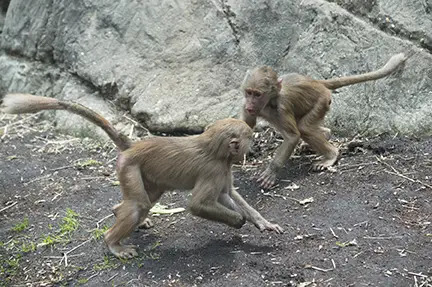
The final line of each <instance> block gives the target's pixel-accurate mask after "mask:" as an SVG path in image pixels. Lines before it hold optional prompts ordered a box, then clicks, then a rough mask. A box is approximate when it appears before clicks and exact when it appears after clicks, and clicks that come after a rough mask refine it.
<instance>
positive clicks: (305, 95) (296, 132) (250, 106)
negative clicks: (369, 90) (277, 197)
mask: <svg viewBox="0 0 432 287" xmlns="http://www.w3.org/2000/svg"><path fill="white" fill-rule="evenodd" d="M406 59H407V57H406V56H405V55H404V54H403V53H400V54H396V55H394V56H393V57H391V58H390V60H389V61H388V62H387V63H386V64H385V65H384V66H383V67H382V68H380V69H378V70H376V71H373V72H369V73H365V74H360V75H354V76H347V77H341V78H334V79H329V80H314V79H311V78H309V77H307V76H302V75H299V74H295V73H292V74H287V75H283V76H282V77H281V78H280V79H278V75H277V73H276V72H275V71H274V70H273V69H272V68H271V67H268V66H262V67H258V68H256V69H254V70H252V71H251V72H250V73H249V72H248V73H247V75H246V77H245V79H244V81H243V83H242V90H243V92H244V98H245V101H244V104H243V108H242V110H241V119H242V120H244V121H245V122H246V123H247V124H248V125H249V126H250V127H251V128H253V127H254V126H255V125H256V120H257V117H262V118H264V119H265V120H267V121H268V122H269V123H270V124H271V125H273V126H274V127H275V128H276V129H277V130H278V131H279V132H280V133H281V134H282V137H283V139H284V140H283V143H282V144H281V146H279V148H278V149H277V150H276V153H275V156H274V159H273V161H272V162H271V163H270V164H269V166H268V167H267V168H266V169H265V171H264V172H262V174H261V175H260V177H259V178H258V182H260V183H261V186H262V187H263V188H269V187H271V186H272V185H274V183H275V181H276V177H277V173H278V172H279V170H280V169H281V168H282V167H283V166H284V165H285V163H286V162H287V161H288V158H289V157H290V156H291V154H292V152H293V151H294V148H295V147H296V145H297V144H298V142H299V140H300V138H301V139H303V140H304V141H305V142H306V143H307V144H308V145H309V146H310V147H311V148H312V149H313V150H314V151H316V152H317V153H319V154H320V155H321V156H322V159H321V160H320V161H319V162H317V163H315V164H314V165H313V170H318V171H320V170H324V169H327V168H328V167H329V166H331V165H333V164H335V162H336V161H337V158H338V154H339V152H338V149H337V148H336V147H334V146H333V145H331V144H330V143H329V142H328V139H329V138H330V129H328V128H326V127H324V126H323V121H324V116H325V115H326V113H327V111H328V110H329V108H330V103H331V90H335V89H337V88H340V87H344V86H348V85H352V84H356V83H361V82H365V81H371V80H376V79H380V78H383V77H385V76H387V75H389V74H391V73H392V72H394V71H395V70H396V69H397V68H398V67H399V66H400V65H402V64H403V63H404V62H405V61H406Z"/></svg>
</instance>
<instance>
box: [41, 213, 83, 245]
mask: <svg viewBox="0 0 432 287" xmlns="http://www.w3.org/2000/svg"><path fill="white" fill-rule="evenodd" d="M77 217H79V215H78V214H77V213H76V212H75V211H73V210H72V209H70V208H68V209H66V216H65V217H63V218H62V222H61V224H60V225H59V230H58V231H57V232H56V234H48V235H46V236H45V237H43V238H42V241H41V243H39V244H38V246H50V245H54V244H56V243H68V242H69V241H70V240H69V237H70V235H71V234H72V233H73V232H74V231H75V230H77V229H78V227H79V221H78V219H77Z"/></svg>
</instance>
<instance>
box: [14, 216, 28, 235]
mask: <svg viewBox="0 0 432 287" xmlns="http://www.w3.org/2000/svg"><path fill="white" fill-rule="evenodd" d="M28 226H29V221H28V218H27V217H26V218H24V220H23V221H22V222H19V223H17V224H15V226H14V227H12V230H13V231H15V232H21V231H23V230H25V229H27V228H28Z"/></svg>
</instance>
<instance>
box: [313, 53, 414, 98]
mask: <svg viewBox="0 0 432 287" xmlns="http://www.w3.org/2000/svg"><path fill="white" fill-rule="evenodd" d="M407 58H408V57H407V56H405V54H404V53H399V54H396V55H394V56H393V57H391V58H390V60H388V62H387V63H386V64H385V65H384V67H382V68H380V69H378V70H376V71H372V72H369V73H365V74H361V75H353V76H347V77H341V78H334V79H329V80H318V82H320V83H322V84H324V86H326V87H327V88H328V89H331V90H335V89H337V88H340V87H343V86H348V85H352V84H357V83H361V82H366V81H372V80H377V79H380V78H383V77H385V76H387V75H390V74H391V73H393V72H394V71H395V70H396V69H397V68H398V67H399V66H400V65H402V64H403V63H404V62H405V61H406V59H407Z"/></svg>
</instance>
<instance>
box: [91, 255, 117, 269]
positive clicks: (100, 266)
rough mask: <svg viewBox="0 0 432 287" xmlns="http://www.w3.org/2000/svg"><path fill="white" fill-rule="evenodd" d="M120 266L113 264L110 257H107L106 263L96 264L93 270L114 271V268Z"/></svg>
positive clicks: (105, 258)
mask: <svg viewBox="0 0 432 287" xmlns="http://www.w3.org/2000/svg"><path fill="white" fill-rule="evenodd" d="M118 266H119V264H118V263H116V262H111V261H110V259H109V256H107V255H105V256H104V261H103V262H102V263H99V264H95V265H94V266H93V270H94V271H101V270H106V269H114V268H117V267H118Z"/></svg>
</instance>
